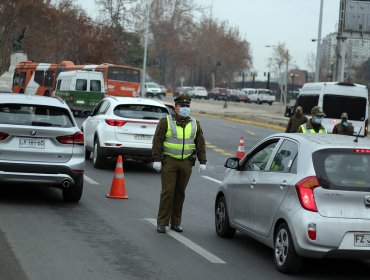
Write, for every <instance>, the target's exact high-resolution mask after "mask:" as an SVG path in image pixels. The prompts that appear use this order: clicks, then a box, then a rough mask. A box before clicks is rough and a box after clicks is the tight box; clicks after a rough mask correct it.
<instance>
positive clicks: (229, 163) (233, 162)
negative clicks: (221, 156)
mask: <svg viewBox="0 0 370 280" xmlns="http://www.w3.org/2000/svg"><path fill="white" fill-rule="evenodd" d="M224 166H225V167H227V168H230V169H237V168H238V167H239V158H228V159H227V160H226V162H225V165H224Z"/></svg>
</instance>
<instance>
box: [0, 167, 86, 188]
mask: <svg viewBox="0 0 370 280" xmlns="http://www.w3.org/2000/svg"><path fill="white" fill-rule="evenodd" d="M83 174H84V163H81V164H78V165H76V166H74V167H73V169H71V168H70V167H67V166H63V165H52V164H47V165H46V164H24V163H22V164H17V163H0V182H3V183H38V184H45V185H49V186H52V187H58V188H60V187H62V184H63V183H64V182H65V181H68V182H69V184H70V185H74V184H79V183H81V182H82V181H83Z"/></svg>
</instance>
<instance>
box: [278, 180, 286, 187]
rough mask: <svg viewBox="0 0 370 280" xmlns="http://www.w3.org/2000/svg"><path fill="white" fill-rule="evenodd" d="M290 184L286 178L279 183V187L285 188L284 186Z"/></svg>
mask: <svg viewBox="0 0 370 280" xmlns="http://www.w3.org/2000/svg"><path fill="white" fill-rule="evenodd" d="M286 186H288V182H287V181H286V180H284V181H282V182H281V183H280V184H279V187H280V188H281V189H283V188H284V187H286Z"/></svg>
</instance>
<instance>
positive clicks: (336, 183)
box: [312, 149, 370, 191]
mask: <svg viewBox="0 0 370 280" xmlns="http://www.w3.org/2000/svg"><path fill="white" fill-rule="evenodd" d="M312 156H313V163H314V168H315V171H316V175H317V179H318V180H319V183H320V185H321V186H322V187H323V188H328V189H334V190H349V191H352V190H354V191H355V190H357V191H370V154H369V153H361V152H356V150H353V149H326V150H320V151H317V152H315V153H313V155H312Z"/></svg>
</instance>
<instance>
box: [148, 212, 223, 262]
mask: <svg viewBox="0 0 370 280" xmlns="http://www.w3.org/2000/svg"><path fill="white" fill-rule="evenodd" d="M144 220H145V221H147V222H149V223H151V224H152V225H154V226H155V227H156V226H157V220H156V219H149V218H144ZM166 233H167V234H168V235H169V236H171V237H173V238H175V239H176V240H177V241H179V242H180V243H182V244H184V245H185V246H186V247H188V248H189V249H191V250H193V251H194V252H195V253H197V254H199V255H201V256H202V257H203V258H205V259H207V260H208V261H210V262H211V263H226V262H224V261H223V260H221V259H220V258H219V257H217V256H215V255H213V254H212V253H210V252H208V251H207V250H206V249H204V248H202V247H200V246H199V245H197V244H195V243H194V242H193V241H191V240H190V239H188V238H186V237H184V236H183V235H182V234H179V233H177V232H176V231H173V230H170V229H167V231H166Z"/></svg>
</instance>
